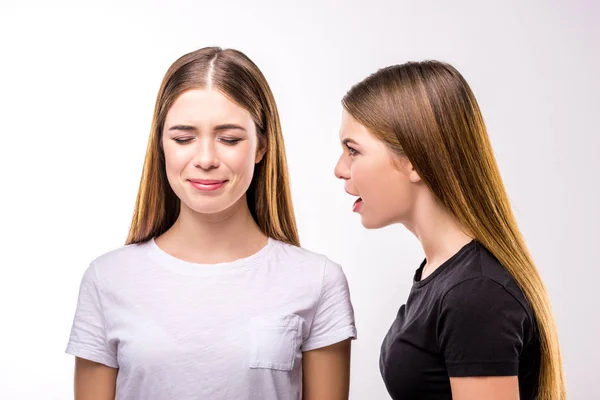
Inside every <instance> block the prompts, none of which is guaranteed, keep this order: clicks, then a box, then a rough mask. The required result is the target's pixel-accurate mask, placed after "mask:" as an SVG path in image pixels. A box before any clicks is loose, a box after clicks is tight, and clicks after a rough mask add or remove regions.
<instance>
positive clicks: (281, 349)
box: [250, 315, 301, 371]
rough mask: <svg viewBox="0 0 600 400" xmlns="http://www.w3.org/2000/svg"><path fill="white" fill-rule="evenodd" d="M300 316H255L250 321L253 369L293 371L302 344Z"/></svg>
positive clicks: (251, 364)
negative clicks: (297, 352) (300, 343)
mask: <svg viewBox="0 0 600 400" xmlns="http://www.w3.org/2000/svg"><path fill="white" fill-rule="evenodd" d="M299 321H300V319H299V317H298V315H274V316H260V317H254V318H252V319H251V320H250V368H268V369H276V370H282V371H291V370H292V369H293V368H294V360H295V358H296V350H297V349H298V346H299V342H300V340H301V339H300V337H299V336H300V331H299Z"/></svg>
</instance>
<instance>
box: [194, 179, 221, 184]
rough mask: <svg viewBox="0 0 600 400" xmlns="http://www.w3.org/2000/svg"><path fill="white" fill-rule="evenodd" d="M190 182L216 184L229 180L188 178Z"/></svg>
mask: <svg viewBox="0 0 600 400" xmlns="http://www.w3.org/2000/svg"><path fill="white" fill-rule="evenodd" d="M188 180H189V181H190V182H193V183H199V184H201V185H216V184H217V183H223V182H227V180H226V179H188Z"/></svg>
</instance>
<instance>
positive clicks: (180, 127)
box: [169, 124, 246, 132]
mask: <svg viewBox="0 0 600 400" xmlns="http://www.w3.org/2000/svg"><path fill="white" fill-rule="evenodd" d="M233 129H239V130H242V131H244V132H245V131H246V129H245V128H243V127H242V126H240V125H236V124H221V125H217V126H215V127H214V130H215V131H229V130H233ZM169 130H170V131H184V132H192V131H195V130H196V127H195V126H192V125H173V126H172V127H170V128H169Z"/></svg>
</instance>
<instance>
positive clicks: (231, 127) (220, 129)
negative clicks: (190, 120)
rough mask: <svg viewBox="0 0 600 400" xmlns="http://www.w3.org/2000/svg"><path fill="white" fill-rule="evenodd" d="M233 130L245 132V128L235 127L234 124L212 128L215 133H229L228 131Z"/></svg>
mask: <svg viewBox="0 0 600 400" xmlns="http://www.w3.org/2000/svg"><path fill="white" fill-rule="evenodd" d="M233 129H238V130H241V131H244V132H246V129H245V128H243V127H241V126H240V125H236V124H223V125H217V126H215V127H214V130H215V131H229V130H233Z"/></svg>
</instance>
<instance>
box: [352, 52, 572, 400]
mask: <svg viewBox="0 0 600 400" xmlns="http://www.w3.org/2000/svg"><path fill="white" fill-rule="evenodd" d="M342 103H343V106H344V108H345V109H346V110H347V111H348V113H349V114H350V115H352V117H353V118H354V119H356V120H357V121H358V122H359V123H361V124H362V125H364V126H365V127H366V128H367V129H369V130H370V131H371V132H372V133H373V134H374V135H376V136H377V137H378V138H379V139H381V140H383V141H384V142H386V143H387V144H388V145H389V146H390V147H391V149H392V150H394V151H395V153H397V154H398V155H399V156H405V157H407V158H408V159H409V160H410V161H411V163H412V165H413V166H414V168H415V170H416V171H417V172H418V173H419V175H420V176H421V178H422V180H423V181H424V183H425V184H426V185H427V186H428V187H429V189H430V190H431V191H432V192H433V194H434V195H435V196H436V198H437V200H438V201H439V202H440V203H441V204H442V205H443V206H444V207H445V208H446V209H447V210H448V211H449V212H450V213H451V214H452V215H453V216H454V217H455V218H456V219H457V220H458V221H459V222H460V223H461V224H462V226H463V227H464V228H465V229H466V231H467V232H469V233H470V234H472V235H473V236H474V237H475V239H476V240H477V241H478V242H480V243H481V244H482V245H484V246H485V247H486V248H487V249H488V250H489V251H490V252H491V253H492V254H494V256H495V257H496V258H497V259H498V260H499V261H500V262H501V263H502V265H503V266H504V267H505V268H506V269H507V270H508V272H509V273H510V274H511V275H512V276H513V278H514V279H515V281H516V282H517V284H518V285H519V286H520V288H521V290H522V291H523V293H524V294H525V296H526V298H527V299H528V301H529V303H530V304H531V306H532V308H533V312H534V314H535V318H536V325H537V329H538V331H539V335H540V342H541V370H540V377H539V399H540V400H563V399H565V398H566V389H565V382H564V377H563V369H562V361H561V355H560V349H559V343H558V337H557V333H556V327H555V322H554V317H553V314H552V310H551V307H550V301H549V299H548V295H547V293H546V290H545V288H544V285H543V283H542V280H541V278H540V275H539V273H538V271H537V269H536V267H535V265H534V263H533V260H532V258H531V256H530V254H529V251H528V250H527V248H526V246H525V243H524V240H523V237H522V235H521V232H520V231H519V228H518V227H517V223H516V221H515V218H514V216H513V213H512V210H511V207H510V204H509V201H508V197H507V195H506V191H505V188H504V184H503V182H502V179H501V177H500V173H499V171H498V167H497V165H496V160H495V157H494V154H493V152H492V148H491V145H490V141H489V138H488V134H487V131H486V127H485V124H484V121H483V117H482V115H481V112H480V110H479V106H478V104H477V101H476V100H475V96H474V95H473V92H472V91H471V88H470V87H469V85H468V84H467V82H466V81H465V79H464V78H463V77H462V75H461V74H460V73H459V72H458V71H457V70H456V69H455V68H454V67H452V66H450V65H448V64H446V63H442V62H438V61H425V62H410V63H406V64H402V65H395V66H391V67H387V68H383V69H381V70H379V71H377V72H376V73H374V74H372V75H371V76H369V77H367V78H366V79H365V80H363V81H362V82H360V83H358V84H356V85H355V86H353V87H352V88H351V89H350V91H349V92H348V93H347V94H346V96H345V97H344V99H343V101H342Z"/></svg>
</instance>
